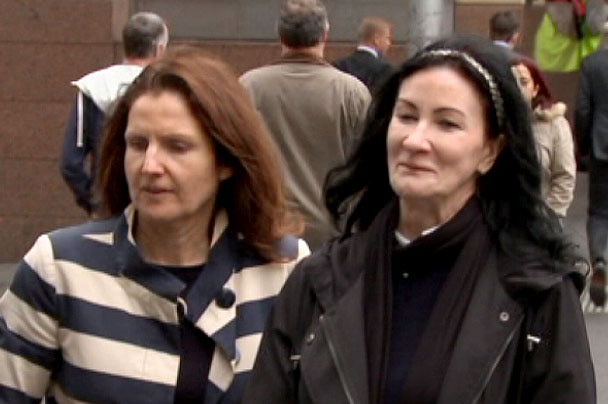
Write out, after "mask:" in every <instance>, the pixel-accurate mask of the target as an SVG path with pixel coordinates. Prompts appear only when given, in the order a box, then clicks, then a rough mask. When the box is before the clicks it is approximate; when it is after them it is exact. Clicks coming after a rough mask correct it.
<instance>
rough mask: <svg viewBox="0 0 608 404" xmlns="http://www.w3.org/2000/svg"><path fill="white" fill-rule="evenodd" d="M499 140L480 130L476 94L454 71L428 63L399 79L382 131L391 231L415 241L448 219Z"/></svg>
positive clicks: (489, 164) (481, 116)
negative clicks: (393, 198) (391, 199)
mask: <svg viewBox="0 0 608 404" xmlns="http://www.w3.org/2000/svg"><path fill="white" fill-rule="evenodd" d="M502 142H503V137H502V136H496V137H493V138H490V137H489V136H488V135H487V134H486V123H485V111H484V108H483V105H482V103H481V102H480V95H479V94H478V92H477V91H476V89H475V88H474V87H473V86H472V84H470V83H469V82H468V81H467V80H465V79H464V78H463V77H462V76H461V75H460V74H459V73H457V72H455V71H454V70H452V69H451V68H448V67H432V68H428V69H425V70H422V71H419V72H417V73H414V74H413V75H412V76H410V77H408V78H407V79H405V80H404V81H403V82H402V84H401V87H400V89H399V93H398V96H397V101H396V104H395V108H394V111H393V117H392V119H391V122H390V124H389V128H388V135H387V152H388V155H387V157H388V170H389V180H390V184H391V187H392V188H393V190H394V192H395V193H396V194H397V196H398V198H399V223H398V226H397V230H398V231H399V232H400V233H402V234H403V235H405V236H406V237H408V238H410V239H415V238H417V237H419V236H420V235H421V234H422V232H423V231H425V230H427V229H430V228H433V227H435V226H438V225H441V224H443V223H445V222H447V221H448V220H450V219H451V218H452V217H453V216H454V215H455V214H456V213H457V212H458V211H459V210H460V209H461V208H462V207H463V206H464V205H465V203H466V202H467V201H468V200H469V198H470V197H471V196H472V195H473V194H474V193H475V192H476V188H477V180H478V178H479V176H480V175H482V174H485V173H487V172H488V171H489V170H490V168H491V167H492V165H493V164H494V162H495V160H496V157H497V156H498V154H499V153H500V150H501V149H502Z"/></svg>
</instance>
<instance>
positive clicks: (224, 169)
mask: <svg viewBox="0 0 608 404" xmlns="http://www.w3.org/2000/svg"><path fill="white" fill-rule="evenodd" d="M232 174H234V172H233V171H232V167H230V166H225V165H220V166H219V167H218V168H217V177H218V178H219V180H220V182H221V181H224V180H227V179H228V178H230V177H232Z"/></svg>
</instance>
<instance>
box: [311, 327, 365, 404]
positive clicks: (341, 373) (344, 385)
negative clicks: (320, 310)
mask: <svg viewBox="0 0 608 404" xmlns="http://www.w3.org/2000/svg"><path fill="white" fill-rule="evenodd" d="M319 322H320V323H321V326H322V329H323V333H324V334H325V338H326V339H327V346H328V348H329V352H330V353H331V357H332V359H333V360H334V363H335V365H336V370H337V371H338V376H339V377H340V383H341V384H342V388H343V389H344V394H345V395H346V400H347V401H348V402H349V404H355V403H356V402H355V399H354V398H353V395H352V393H351V391H350V389H349V388H348V385H347V383H346V375H345V373H344V369H342V366H341V365H340V362H339V361H338V354H337V352H336V347H335V345H334V343H333V342H332V340H331V337H330V333H329V332H328V331H327V328H326V326H325V317H324V316H323V315H321V316H319Z"/></svg>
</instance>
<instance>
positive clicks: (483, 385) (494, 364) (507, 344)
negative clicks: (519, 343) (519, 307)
mask: <svg viewBox="0 0 608 404" xmlns="http://www.w3.org/2000/svg"><path fill="white" fill-rule="evenodd" d="M523 319H524V317H523V316H522V318H520V319H519V321H518V322H517V324H516V325H515V327H513V330H512V331H511V333H510V334H509V336H508V338H507V340H506V341H505V343H504V344H503V345H502V347H501V349H500V353H499V354H498V356H496V359H495V360H494V362H493V363H492V367H491V368H490V371H489V372H488V374H487V375H486V378H485V380H484V381H483V384H482V385H481V389H480V390H479V392H478V393H477V395H476V396H475V399H474V400H473V401H472V403H473V404H475V403H478V402H479V399H480V398H481V395H482V394H483V392H484V390H485V388H486V386H487V385H488V383H489V382H490V378H491V377H492V375H493V374H494V371H495V370H496V367H497V366H498V362H500V360H501V359H502V357H503V355H504V353H505V351H506V350H507V347H508V346H509V344H510V343H511V341H513V337H514V336H515V332H516V331H517V329H518V328H519V327H520V326H521V323H522V321H523Z"/></svg>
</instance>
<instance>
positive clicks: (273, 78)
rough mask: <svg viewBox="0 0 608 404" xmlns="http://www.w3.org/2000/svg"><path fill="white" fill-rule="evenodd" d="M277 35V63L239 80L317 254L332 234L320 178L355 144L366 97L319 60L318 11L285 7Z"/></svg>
mask: <svg viewBox="0 0 608 404" xmlns="http://www.w3.org/2000/svg"><path fill="white" fill-rule="evenodd" d="M277 27H278V34H279V37H280V39H281V45H282V53H281V57H280V59H279V60H277V61H275V62H274V63H271V64H269V65H267V66H264V67H260V68H257V69H254V70H251V71H249V72H247V73H245V74H244V75H243V76H242V77H241V79H240V80H241V83H242V84H243V85H244V86H245V88H247V90H248V91H249V92H250V94H251V97H252V99H253V101H254V104H255V105H256V107H257V109H258V110H259V111H260V113H261V115H262V118H263V119H264V121H265V122H266V125H267V127H268V129H269V130H270V132H271V134H272V136H273V138H274V140H275V143H276V145H277V146H278V150H279V152H280V155H281V158H282V163H283V167H284V170H285V175H286V179H287V185H288V188H289V191H290V194H291V196H292V197H293V200H294V202H295V203H296V204H297V206H298V207H299V208H300V210H301V212H302V213H303V214H304V216H305V219H306V231H305V234H304V239H305V240H306V241H307V242H308V244H309V245H310V246H311V248H312V249H316V248H318V247H319V246H320V245H321V244H322V243H323V242H324V241H326V240H327V239H329V238H330V237H331V236H333V235H335V234H337V229H336V228H335V227H334V226H333V224H332V222H331V219H330V218H329V215H328V213H327V212H326V210H325V208H324V204H323V202H322V191H323V183H324V181H325V176H326V175H327V172H328V171H329V170H331V169H332V168H334V167H336V166H338V165H340V164H343V163H344V162H345V161H346V157H347V155H348V153H349V150H350V149H351V148H352V147H353V146H354V144H355V143H356V140H357V137H358V134H359V131H360V129H361V127H362V125H363V122H364V119H365V114H366V111H367V107H368V104H369V102H370V94H369V91H368V90H367V88H366V87H365V85H364V84H363V83H361V82H360V81H359V80H357V79H356V78H355V77H353V76H351V75H349V74H346V73H343V72H341V71H339V70H338V69H336V68H334V67H333V66H331V65H330V64H329V63H328V62H327V61H326V60H325V59H324V58H323V55H324V48H325V43H326V41H327V33H328V30H329V23H328V19H327V11H326V9H325V6H324V5H323V3H321V2H320V1H318V0H288V1H285V2H284V3H283V5H282V7H281V11H280V17H279V20H278V24H277Z"/></svg>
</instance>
